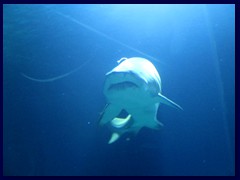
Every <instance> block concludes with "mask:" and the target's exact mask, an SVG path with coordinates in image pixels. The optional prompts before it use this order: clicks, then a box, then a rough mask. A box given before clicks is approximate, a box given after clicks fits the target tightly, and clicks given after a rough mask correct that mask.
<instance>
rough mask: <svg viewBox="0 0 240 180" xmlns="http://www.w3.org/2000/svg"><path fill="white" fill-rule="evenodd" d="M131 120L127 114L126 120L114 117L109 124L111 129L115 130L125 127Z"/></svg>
mask: <svg viewBox="0 0 240 180" xmlns="http://www.w3.org/2000/svg"><path fill="white" fill-rule="evenodd" d="M130 118H131V115H130V114H129V115H128V116H127V117H126V118H118V117H115V118H114V119H113V120H112V121H111V124H112V126H113V127H115V128H121V127H123V126H125V125H126V124H127V123H128V121H129V120H130Z"/></svg>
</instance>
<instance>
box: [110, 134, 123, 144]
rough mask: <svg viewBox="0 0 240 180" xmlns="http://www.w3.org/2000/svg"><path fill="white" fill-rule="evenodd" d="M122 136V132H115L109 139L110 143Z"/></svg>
mask: <svg viewBox="0 0 240 180" xmlns="http://www.w3.org/2000/svg"><path fill="white" fill-rule="evenodd" d="M119 137H120V134H118V133H113V134H112V136H111V138H110V140H109V141H108V144H112V143H114V142H115V141H117V140H118V139H119Z"/></svg>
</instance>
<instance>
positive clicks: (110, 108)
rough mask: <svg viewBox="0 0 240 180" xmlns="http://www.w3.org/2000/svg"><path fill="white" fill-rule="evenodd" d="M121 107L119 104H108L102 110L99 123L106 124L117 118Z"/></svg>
mask: <svg viewBox="0 0 240 180" xmlns="http://www.w3.org/2000/svg"><path fill="white" fill-rule="evenodd" d="M121 110H122V109H121V108H119V107H118V106H114V105H112V104H107V105H106V107H105V109H104V110H103V112H102V115H101V117H100V121H99V124H100V125H104V124H106V123H108V122H110V121H111V120H112V119H113V118H115V117H116V116H117V115H118V114H119V113H120V112H121Z"/></svg>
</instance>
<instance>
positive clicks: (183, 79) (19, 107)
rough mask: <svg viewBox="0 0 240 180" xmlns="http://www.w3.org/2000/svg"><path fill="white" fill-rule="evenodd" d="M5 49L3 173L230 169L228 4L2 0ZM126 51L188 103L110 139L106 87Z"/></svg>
mask: <svg viewBox="0 0 240 180" xmlns="http://www.w3.org/2000/svg"><path fill="white" fill-rule="evenodd" d="M3 53H4V54H3V175H6V176H12V175H13V176H96V175H105V176H110V175H112V176H122V175H128V176H142V175H146V176H193V175H195V176H206V175H208V176H216V175H218V176H232V175H234V174H235V165H234V164H235V100H234V99H235V6H234V5H231V4H225V5H217V4H215V5H156V4H155V5H129V4H127V5H111V4H109V5H107V4H105V5H101V4H96V5H88V4H82V5H14V4H12V5H3ZM122 57H128V58H130V57H143V58H147V59H148V60H150V61H151V62H152V63H153V64H154V65H155V67H156V68H157V70H158V71H159V73H160V76H161V79H162V91H163V94H164V95H166V96H167V97H169V98H170V99H172V100H173V101H174V102H176V103H178V104H179V105H181V107H183V109H184V110H183V111H178V110H176V109H173V108H170V107H168V106H165V105H160V108H159V109H158V116H157V118H158V120H159V121H161V122H162V123H163V124H164V127H163V128H161V129H160V130H159V131H157V130H151V129H147V128H143V129H142V130H141V131H140V132H139V134H138V135H137V136H130V138H128V137H127V136H124V137H122V138H121V139H120V140H118V141H117V142H115V143H113V144H111V145H109V144H108V140H109V138H110V136H111V132H110V131H109V130H108V128H106V127H100V126H99V125H98V121H99V118H100V114H101V112H102V111H103V109H104V107H105V104H106V103H107V102H106V100H105V97H104V95H103V92H102V91H103V84H104V80H105V74H106V73H107V72H109V71H110V70H111V69H112V68H114V67H115V66H117V64H118V63H117V60H119V59H120V58H122ZM68 72H70V73H69V74H66V73H68ZM64 74H65V75H64ZM61 75H64V76H63V77H62V78H58V79H56V80H55V79H53V80H52V81H49V82H41V81H37V80H34V79H49V78H54V77H57V76H61ZM28 77H31V78H32V79H31V78H28Z"/></svg>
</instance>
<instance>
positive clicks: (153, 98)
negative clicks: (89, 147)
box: [100, 57, 182, 144]
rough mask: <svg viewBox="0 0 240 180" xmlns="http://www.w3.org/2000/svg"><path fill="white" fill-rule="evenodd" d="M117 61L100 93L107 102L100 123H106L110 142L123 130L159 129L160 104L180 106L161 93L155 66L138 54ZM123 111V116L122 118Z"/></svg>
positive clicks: (115, 139)
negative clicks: (137, 55)
mask: <svg viewBox="0 0 240 180" xmlns="http://www.w3.org/2000/svg"><path fill="white" fill-rule="evenodd" d="M119 63H120V64H119V65H118V66H116V67H115V68H114V69H112V70H111V71H110V72H108V73H107V74H106V80H105V84H104V90H103V93H104V95H105V97H106V99H107V105H106V107H105V109H104V112H103V113H102V116H101V119H100V125H108V126H109V127H110V129H111V131H112V136H111V138H110V140H109V142H108V143H109V144H111V143H113V142H115V141H117V140H118V139H119V137H121V136H122V135H123V134H126V133H134V134H137V133H138V132H139V130H140V129H142V128H143V127H147V128H151V129H159V127H161V126H162V123H160V122H159V121H158V120H157V117H156V116H157V111H158V107H159V105H160V104H166V105H168V106H171V107H174V108H177V109H181V110H182V108H181V107H180V106H179V105H177V104H176V103H174V102H173V101H171V100H170V99H168V98H167V97H165V96H163V95H162V94H161V93H162V89H161V79H160V76H159V73H158V71H157V70H156V68H155V67H154V65H153V64H152V63H151V62H150V61H148V60H147V59H144V58H140V57H133V58H129V59H127V58H122V59H121V60H120V62H119ZM122 111H125V112H126V116H125V117H122V116H121V113H122Z"/></svg>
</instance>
